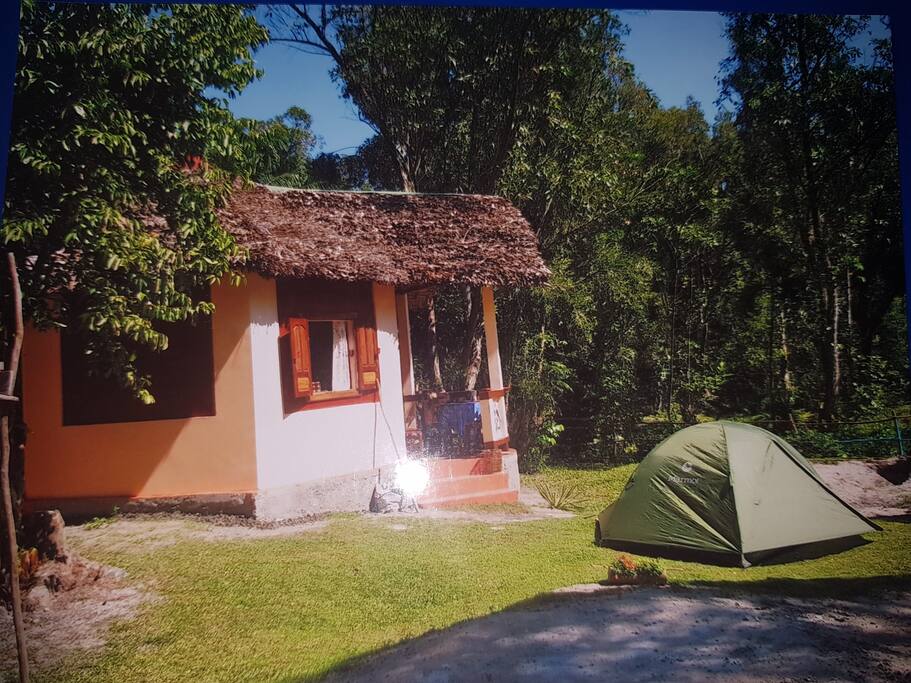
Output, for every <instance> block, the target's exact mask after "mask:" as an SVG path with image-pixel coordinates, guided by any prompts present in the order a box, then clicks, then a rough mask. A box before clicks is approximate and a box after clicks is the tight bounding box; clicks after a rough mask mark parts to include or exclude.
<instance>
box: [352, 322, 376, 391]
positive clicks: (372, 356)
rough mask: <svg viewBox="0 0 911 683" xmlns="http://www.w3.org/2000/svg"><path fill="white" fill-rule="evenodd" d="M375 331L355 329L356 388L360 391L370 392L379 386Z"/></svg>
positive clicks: (368, 328) (370, 328) (359, 327)
mask: <svg viewBox="0 0 911 683" xmlns="http://www.w3.org/2000/svg"><path fill="white" fill-rule="evenodd" d="M377 353H378V350H377V346H376V329H375V328H373V327H364V326H358V328H357V387H358V389H360V390H361V391H372V390H374V389H376V388H377V387H378V386H379V362H378V360H377Z"/></svg>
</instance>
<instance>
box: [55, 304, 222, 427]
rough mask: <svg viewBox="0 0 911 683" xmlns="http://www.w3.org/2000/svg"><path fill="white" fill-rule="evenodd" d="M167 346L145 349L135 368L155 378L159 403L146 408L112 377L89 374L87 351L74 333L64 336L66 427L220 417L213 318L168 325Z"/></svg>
mask: <svg viewBox="0 0 911 683" xmlns="http://www.w3.org/2000/svg"><path fill="white" fill-rule="evenodd" d="M159 329H160V330H161V331H162V332H164V333H165V334H166V335H168V348H167V349H165V350H164V351H160V352H155V351H151V350H148V349H146V348H145V347H140V348H138V349H137V351H136V355H137V358H136V366H137V368H139V370H140V372H143V373H145V374H148V375H149V376H150V377H151V380H152V394H153V395H154V396H155V403H152V404H151V405H145V404H144V403H142V401H140V400H139V399H137V398H136V397H135V396H133V394H132V393H131V392H130V391H129V390H127V389H125V388H123V387H122V386H120V384H119V383H117V382H116V381H114V380H113V379H110V378H106V377H103V376H99V375H90V374H89V372H88V363H87V362H86V356H85V349H84V345H83V344H82V341H81V339H80V337H79V336H78V335H76V334H74V333H69V332H66V331H64V332H62V333H61V335H60V357H61V358H60V360H61V370H62V384H63V387H62V388H63V424H64V425H88V424H105V423H115V422H142V421H147V420H173V419H179V418H188V417H201V416H207V415H214V414H215V369H214V363H213V356H212V320H211V318H210V317H208V316H202V317H200V319H199V320H197V321H196V322H195V324H194V323H192V322H189V321H186V322H179V323H165V324H162V325H161V326H160V327H159Z"/></svg>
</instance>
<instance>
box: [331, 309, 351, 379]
mask: <svg viewBox="0 0 911 683" xmlns="http://www.w3.org/2000/svg"><path fill="white" fill-rule="evenodd" d="M350 388H351V365H350V355H349V353H348V325H347V324H346V323H345V321H344V320H333V321H332V391H345V390H347V389H350Z"/></svg>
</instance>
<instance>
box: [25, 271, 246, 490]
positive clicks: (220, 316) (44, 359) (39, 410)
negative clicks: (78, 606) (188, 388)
mask: <svg viewBox="0 0 911 683" xmlns="http://www.w3.org/2000/svg"><path fill="white" fill-rule="evenodd" d="M212 301H213V303H214V304H215V314H214V316H213V319H212V342H213V354H214V360H215V411H216V414H215V415H214V416H212V417H194V418H188V419H181V420H160V421H151V422H127V423H119V424H103V425H80V426H69V427H64V426H63V401H62V393H61V377H60V336H59V335H58V334H57V333H56V332H36V331H35V330H31V329H30V330H28V331H27V332H26V336H25V342H24V344H23V355H22V381H23V413H24V417H25V421H26V423H27V425H28V429H29V433H28V441H27V443H26V456H25V489H26V497H27V498H29V499H37V498H73V497H94V496H140V497H158V496H181V495H192V494H203V493H240V492H251V491H255V490H256V455H255V434H254V420H253V392H252V391H251V387H252V386H253V376H252V372H253V370H252V355H251V348H250V328H249V323H250V302H249V292H248V290H247V288H246V287H230V286H217V287H213V289H212Z"/></svg>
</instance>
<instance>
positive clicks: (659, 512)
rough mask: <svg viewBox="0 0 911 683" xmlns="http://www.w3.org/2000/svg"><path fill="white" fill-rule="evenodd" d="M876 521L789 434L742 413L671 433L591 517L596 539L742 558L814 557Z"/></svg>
mask: <svg viewBox="0 0 911 683" xmlns="http://www.w3.org/2000/svg"><path fill="white" fill-rule="evenodd" d="M879 529H880V528H879V527H878V526H876V525H875V524H873V523H872V522H870V521H869V520H867V519H866V518H865V517H864V516H863V515H861V514H860V513H859V512H857V511H856V510H854V509H853V508H852V507H851V506H850V505H848V504H847V503H845V502H844V501H843V500H841V499H840V498H839V497H838V496H837V495H836V494H835V493H833V492H832V490H831V489H829V487H828V486H826V484H825V483H824V482H823V481H822V479H821V478H820V477H819V475H818V474H817V473H816V471H815V470H814V469H813V467H812V466H811V465H810V463H808V462H807V461H806V460H805V459H804V457H803V456H802V455H800V453H798V452H797V450H796V449H795V448H794V447H793V446H791V445H790V444H789V443H788V442H787V441H785V440H784V439H781V438H779V437H777V436H775V435H774V434H772V433H771V432H767V431H766V430H764V429H760V428H758V427H753V426H752V425H747V424H741V423H736V422H709V423H705V424H697V425H693V426H692V427H687V428H686V429H682V430H680V431H679V432H676V433H675V434H672V435H671V436H669V437H668V438H667V439H665V440H664V441H662V442H661V443H660V444H658V445H657V446H655V448H653V449H652V451H651V452H650V453H649V454H648V455H647V456H646V457H645V459H644V460H643V461H642V462H641V463H640V464H639V467H638V468H637V469H636V471H635V472H634V473H633V476H632V477H630V480H629V482H628V483H627V485H626V489H625V490H624V491H623V493H622V494H621V495H620V497H619V498H618V499H617V501H616V502H615V503H614V504H613V505H611V506H610V507H608V508H607V509H606V510H604V511H603V512H602V513H601V514H600V515H599V516H598V521H597V522H595V542H596V543H598V544H599V545H605V546H608V547H611V548H614V549H616V550H626V551H629V552H634V553H637V554H640V555H660V556H662V557H668V558H672V559H684V560H693V561H698V562H710V563H714V564H725V565H741V566H744V567H748V566H750V565H751V564H759V563H770V562H784V561H792V560H796V559H806V558H809V557H818V556H820V555H824V554H828V553H830V552H837V551H839V550H843V549H845V548H847V547H852V546H853V545H858V544H859V543H862V542H863V540H862V539H861V538H860V534H865V533H867V532H870V531H878V530H879Z"/></svg>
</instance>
